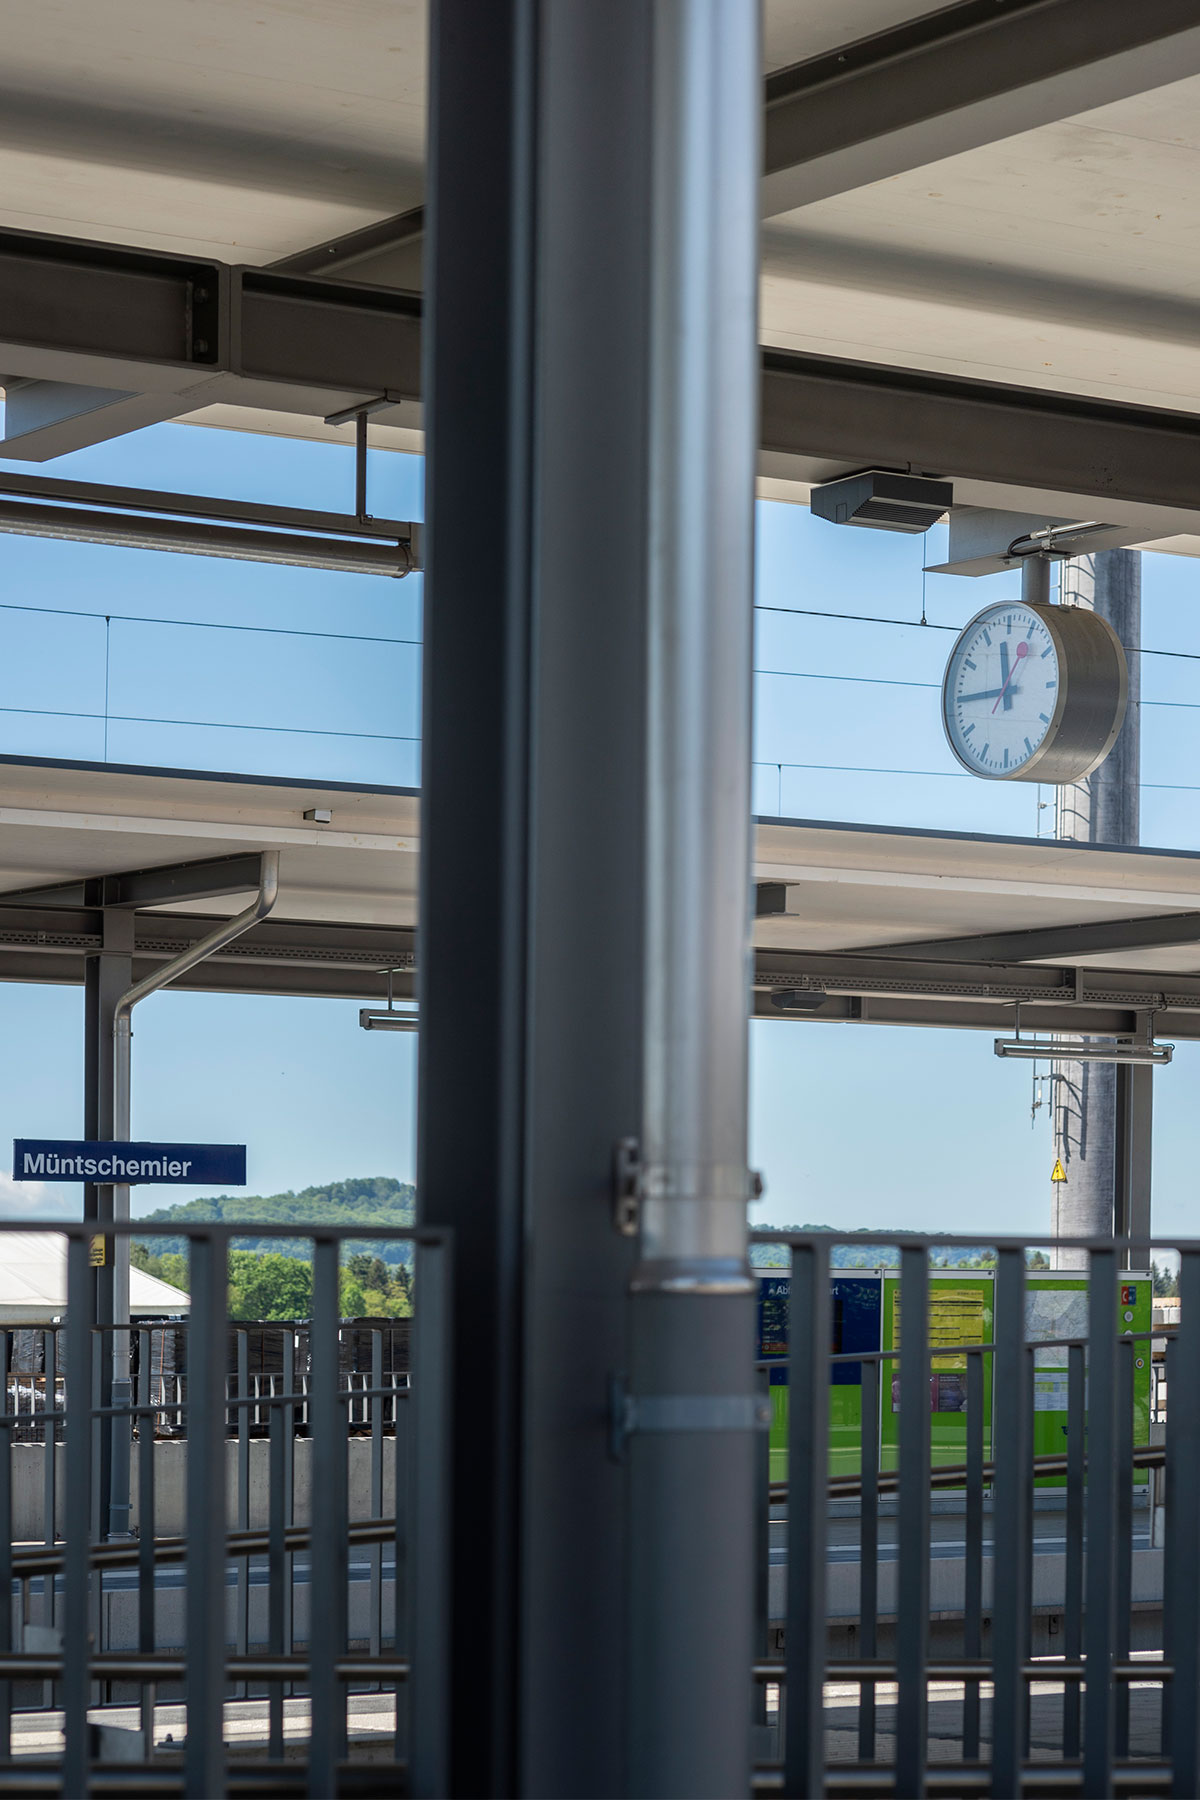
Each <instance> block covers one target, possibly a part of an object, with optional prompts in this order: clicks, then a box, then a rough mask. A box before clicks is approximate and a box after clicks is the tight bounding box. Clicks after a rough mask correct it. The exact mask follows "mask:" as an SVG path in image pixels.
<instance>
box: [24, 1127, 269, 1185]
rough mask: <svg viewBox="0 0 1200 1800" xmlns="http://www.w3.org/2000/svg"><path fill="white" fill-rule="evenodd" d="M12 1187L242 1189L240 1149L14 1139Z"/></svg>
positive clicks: (242, 1152)
mask: <svg viewBox="0 0 1200 1800" xmlns="http://www.w3.org/2000/svg"><path fill="white" fill-rule="evenodd" d="M13 1180H14V1181H93V1182H99V1183H102V1184H106V1185H107V1184H110V1183H113V1182H116V1183H118V1184H120V1185H121V1186H126V1185H128V1186H130V1187H133V1186H134V1185H135V1184H141V1185H144V1184H147V1183H158V1182H163V1183H171V1182H183V1183H186V1184H187V1185H188V1186H189V1187H191V1186H194V1185H195V1184H196V1183H197V1182H203V1183H204V1185H205V1186H208V1185H209V1183H212V1182H216V1183H220V1184H221V1185H223V1186H226V1187H245V1185H246V1146H245V1144H125V1143H108V1142H105V1141H102V1140H98V1139H94V1138H85V1139H82V1140H80V1139H77V1138H17V1139H16V1141H15V1142H14V1144H13Z"/></svg>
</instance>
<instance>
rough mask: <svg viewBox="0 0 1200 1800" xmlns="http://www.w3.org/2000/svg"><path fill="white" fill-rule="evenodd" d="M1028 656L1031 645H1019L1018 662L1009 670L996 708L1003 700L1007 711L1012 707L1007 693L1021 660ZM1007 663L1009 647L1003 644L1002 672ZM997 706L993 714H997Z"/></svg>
mask: <svg viewBox="0 0 1200 1800" xmlns="http://www.w3.org/2000/svg"><path fill="white" fill-rule="evenodd" d="M1028 655H1029V645H1028V644H1026V643H1020V644H1018V645H1017V657H1016V662H1014V663H1013V666H1012V668H1011V669H1009V670H1008V672H1007V674H1006V675H1005V677H1004V686H1003V687H1002V688H1001V689H1000V694H999V698H998V699H997V701H996V706H999V704H1000V701H1001V700H1003V701H1004V707H1005V711H1007V710H1008V708H1009V707H1010V706H1011V705H1012V701H1011V699H1010V698H1009V697H1008V693H1007V689H1008V684H1009V682H1010V681H1011V680H1012V678H1013V676H1014V675H1015V674H1016V672H1017V664H1018V663H1019V662H1020V660H1021V658H1022V657H1023V656H1028ZM1007 662H1008V646H1007V645H1006V644H1003V643H1002V644H1001V645H1000V667H1001V669H1002V670H1003V669H1004V668H1005V666H1006V664H1007ZM996 706H993V708H992V711H993V712H995V710H996Z"/></svg>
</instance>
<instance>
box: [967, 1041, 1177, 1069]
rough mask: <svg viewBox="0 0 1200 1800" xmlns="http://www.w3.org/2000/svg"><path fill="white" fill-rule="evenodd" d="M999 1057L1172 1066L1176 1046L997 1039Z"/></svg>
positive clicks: (1145, 1043) (1148, 1043)
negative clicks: (1163, 1064)
mask: <svg viewBox="0 0 1200 1800" xmlns="http://www.w3.org/2000/svg"><path fill="white" fill-rule="evenodd" d="M993 1048H994V1050H995V1052H996V1055H997V1056H1020V1057H1025V1058H1027V1059H1028V1060H1029V1061H1031V1062H1103V1063H1169V1062H1170V1060H1171V1058H1172V1057H1173V1056H1174V1054H1175V1046H1174V1044H1157V1043H1155V1042H1154V1040H1153V1038H1151V1039H1150V1040H1148V1041H1141V1042H1139V1041H1137V1040H1136V1039H1131V1038H1127V1039H1120V1038H1100V1039H1097V1038H1087V1039H1083V1038H1080V1039H1069V1038H1033V1037H1015V1038H997V1039H996V1040H995V1043H994V1045H993Z"/></svg>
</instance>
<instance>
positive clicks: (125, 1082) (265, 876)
mask: <svg viewBox="0 0 1200 1800" xmlns="http://www.w3.org/2000/svg"><path fill="white" fill-rule="evenodd" d="M278 895H279V852H278V850H264V851H263V853H262V860H261V863H260V867H259V877H258V893H257V894H256V895H255V897H254V899H253V901H252V902H251V904H250V905H249V906H248V907H247V908H246V910H245V911H244V912H240V913H237V914H236V915H235V916H234V917H233V918H232V919H226V920H225V921H224V923H223V924H221V925H217V926H215V927H214V929H213V930H212V931H210V932H209V933H208V935H207V937H202V938H199V939H197V941H196V942H195V943H194V944H192V945H191V946H190V947H189V948H188V949H186V950H182V951H180V953H179V955H178V956H174V957H172V958H171V960H170V962H166V963H163V965H162V967H161V968H159V969H155V970H154V971H153V973H152V974H150V975H146V976H144V977H143V979H142V980H141V981H135V982H134V984H133V986H132V987H131V988H129V989H127V990H126V992H125V993H123V994H122V995H121V998H120V999H119V1000H118V1001H117V1005H116V1010H115V1012H114V1014H113V1139H114V1141H115V1142H117V1143H128V1142H129V1127H130V1079H129V1078H130V1066H131V1062H132V1051H133V1021H132V1013H133V1009H134V1007H135V1006H136V1005H137V1003H138V1001H139V1000H144V999H145V998H146V996H147V995H148V994H154V993H157V992H158V990H159V988H164V987H167V986H169V985H170V983H171V982H172V981H177V980H178V978H179V977H180V976H181V975H186V974H187V972H188V970H189V969H194V968H195V967H196V965H197V963H202V962H204V961H205V960H206V958H208V957H210V956H214V955H215V954H216V952H217V951H218V950H223V949H224V948H225V946H226V944H231V943H232V942H233V940H234V938H237V937H241V935H242V933H243V932H244V931H248V930H249V929H250V927H251V925H257V924H258V922H259V920H260V919H265V918H266V916H267V914H268V913H269V912H270V910H271V908H272V907H273V906H274V904H275V901H276V899H277V898H278ZM128 1217H129V1185H128V1183H127V1182H115V1183H114V1184H113V1218H114V1219H115V1220H116V1219H127V1218H128ZM128 1325H129V1239H128V1238H127V1237H124V1236H122V1237H114V1239H113V1326H114V1330H113V1344H112V1403H113V1406H114V1408H117V1409H120V1408H122V1407H128V1406H129V1405H130V1404H131V1397H132V1389H131V1387H130V1380H129V1331H128V1329H124V1330H123V1329H121V1327H126V1328H127V1327H128ZM130 1442H131V1433H130V1421H129V1419H128V1418H123V1417H121V1415H120V1412H119V1410H118V1411H117V1412H116V1413H115V1414H114V1416H113V1439H112V1490H111V1492H110V1494H109V1503H108V1535H109V1536H110V1537H128V1535H129V1512H130V1492H129V1466H130Z"/></svg>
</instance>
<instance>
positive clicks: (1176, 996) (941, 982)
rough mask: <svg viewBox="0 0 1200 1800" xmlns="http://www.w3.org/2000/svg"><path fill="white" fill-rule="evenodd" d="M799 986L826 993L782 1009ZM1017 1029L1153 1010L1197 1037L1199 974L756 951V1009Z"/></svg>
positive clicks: (1161, 1021) (1137, 1024)
mask: <svg viewBox="0 0 1200 1800" xmlns="http://www.w3.org/2000/svg"><path fill="white" fill-rule="evenodd" d="M790 988H794V989H798V990H799V991H800V993H801V994H802V995H807V996H815V995H824V996H825V998H824V999H823V1000H820V1001H819V1002H818V1003H817V1004H816V1005H813V1004H812V1003H811V1000H810V999H806V1000H804V1001H803V1002H802V1004H803V1011H802V1012H801V1011H800V1010H799V1008H797V1010H796V1011H794V1012H790V1013H789V1012H788V1011H787V1010H780V1009H779V1008H778V1007H776V1006H775V1005H774V1003H773V1001H772V995H773V994H774V993H776V992H778V991H780V990H783V991H786V990H788V989H790ZM1018 1007H1019V1008H1020V1014H1021V1028H1022V1030H1025V1029H1026V1028H1028V1029H1029V1030H1031V1031H1032V1030H1034V1029H1035V1028H1037V1029H1040V1030H1043V1031H1061V1032H1084V1033H1091V1034H1093V1035H1095V1036H1098V1037H1105V1036H1111V1035H1113V1034H1128V1033H1132V1032H1135V1031H1141V1030H1144V1029H1145V1025H1146V1021H1147V1018H1148V1016H1149V1015H1150V1014H1153V1015H1154V1022H1155V1031H1156V1032H1157V1033H1158V1035H1160V1036H1164V1035H1165V1036H1172V1035H1173V1036H1177V1037H1182V1038H1195V1037H1200V975H1175V974H1163V973H1159V972H1157V971H1142V970H1138V971H1134V970H1128V969H1081V968H1073V967H1048V966H1046V965H1045V964H1037V963H1034V964H1029V965H1023V964H1021V963H996V962H985V961H980V962H975V963H966V962H955V961H946V962H943V963H936V962H921V961H918V960H917V959H915V958H913V959H909V958H907V957H899V956H896V955H895V954H894V953H893V952H891V951H890V950H879V951H875V950H867V951H861V952H852V951H845V952H841V951H839V952H831V953H828V954H826V953H822V952H820V951H799V950H798V951H789V950H758V951H756V953H755V971H754V1015H755V1017H756V1018H763V1019H787V1018H793V1019H794V1018H800V1017H803V1018H805V1019H811V1020H814V1021H815V1022H817V1023H822V1022H824V1023H836V1022H845V1021H856V1022H863V1021H868V1022H870V1023H872V1024H879V1025H883V1024H887V1025H937V1026H943V1027H949V1028H951V1029H958V1030H967V1031H1010V1032H1011V1030H1012V1029H1013V1026H1014V1023H1015V1019H1016V1009H1017V1008H1018Z"/></svg>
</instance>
